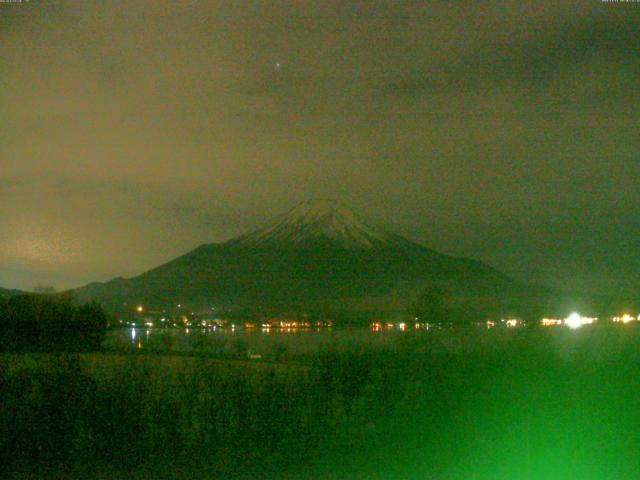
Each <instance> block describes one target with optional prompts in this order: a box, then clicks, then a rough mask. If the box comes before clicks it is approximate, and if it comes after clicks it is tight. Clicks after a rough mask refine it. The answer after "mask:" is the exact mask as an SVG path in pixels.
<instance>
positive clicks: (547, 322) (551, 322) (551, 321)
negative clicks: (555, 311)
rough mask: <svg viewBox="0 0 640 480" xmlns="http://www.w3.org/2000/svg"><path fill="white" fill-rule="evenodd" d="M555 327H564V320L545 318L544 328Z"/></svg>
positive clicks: (543, 321) (543, 320)
mask: <svg viewBox="0 0 640 480" xmlns="http://www.w3.org/2000/svg"><path fill="white" fill-rule="evenodd" d="M554 325H562V320H560V319H559V318H543V319H542V326H543V327H553V326H554Z"/></svg>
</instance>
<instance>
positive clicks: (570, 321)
mask: <svg viewBox="0 0 640 480" xmlns="http://www.w3.org/2000/svg"><path fill="white" fill-rule="evenodd" d="M596 320H597V318H591V317H583V316H582V315H580V314H579V313H577V312H573V313H572V314H571V315H569V316H568V317H567V318H565V320H564V324H565V325H566V326H567V327H569V328H572V329H574V330H575V329H577V328H580V327H582V326H583V325H591V324H592V323H594V322H595V321H596Z"/></svg>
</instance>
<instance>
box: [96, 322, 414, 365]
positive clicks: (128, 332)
mask: <svg viewBox="0 0 640 480" xmlns="http://www.w3.org/2000/svg"><path fill="white" fill-rule="evenodd" d="M402 336H406V332H403V331H401V330H397V329H388V330H382V331H374V330H373V329H372V328H370V327H350V328H336V327H332V328H328V327H322V328H301V329H261V328H253V329H244V328H237V329H231V328H226V329H215V330H214V329H210V328H208V329H202V328H199V329H193V328H191V329H183V328H153V327H149V328H145V327H130V328H117V329H114V330H111V331H109V333H108V334H107V339H106V341H105V343H104V348H105V349H106V350H119V351H141V352H175V353H204V354H211V355H219V356H236V357H237V356H245V357H247V358H248V357H249V356H250V355H253V356H254V358H255V359H257V357H258V356H260V357H266V358H272V359H273V358H275V357H278V358H279V357H282V356H285V355H286V356H287V357H297V356H301V355H305V354H308V353H311V352H316V351H322V350H329V349H333V350H335V349H338V350H340V349H345V348H370V347H378V348H385V347H389V346H392V345H394V344H395V343H396V342H397V341H398V340H399V339H400V338H401V337H402Z"/></svg>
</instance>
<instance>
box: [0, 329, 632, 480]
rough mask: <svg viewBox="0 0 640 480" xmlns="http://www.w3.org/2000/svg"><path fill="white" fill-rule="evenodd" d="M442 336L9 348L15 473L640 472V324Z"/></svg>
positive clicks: (3, 382) (486, 475) (6, 454)
mask: <svg viewBox="0 0 640 480" xmlns="http://www.w3.org/2000/svg"><path fill="white" fill-rule="evenodd" d="M628 327H631V328H628ZM451 335H454V334H453V333H452V334H451ZM433 338H434V337H433V336H430V334H429V333H427V332H413V333H412V334H410V335H406V336H402V337H399V339H398V341H397V342H396V343H395V344H394V345H393V346H390V347H389V348H387V349H384V350H381V349H377V350H374V349H370V348H363V347H359V346H358V345H357V344H354V345H353V346H352V348H350V349H348V350H341V351H339V352H338V351H333V350H326V351H321V352H317V354H315V355H314V356H313V358H312V359H311V360H312V362H311V363H310V365H309V366H308V367H307V366H293V365H288V366H277V365H273V364H271V365H265V364H260V363H255V364H251V363H248V362H245V364H241V363H236V364H232V363H228V362H224V361H220V360H214V359H208V358H205V357H173V356H162V355H132V354H129V355H120V354H114V353H111V354H98V353H91V354H4V355H3V356H2V357H0V358H2V363H1V365H2V368H1V369H0V392H2V404H1V409H0V464H1V465H2V466H3V467H2V468H3V472H2V473H3V477H7V478H20V479H22V478H83V479H91V478H105V479H106V478H109V479H112V478H123V479H125V478H126V479H135V478H162V479H164V478H167V479H178V478H205V479H207V478H264V479H271V478H273V479H279V478H296V479H298V478H300V479H305V478H323V479H352V478H353V479H370V478H377V479H430V478H433V479H447V480H448V479H461V480H468V479H487V480H489V479H491V480H499V479H532V480H537V479H551V480H557V479H576V478H580V479H582V480H585V479H587V480H588V479H597V480H603V479H631V478H637V477H636V474H637V472H638V471H639V470H638V468H640V450H639V447H638V445H640V429H639V428H638V425H640V332H639V331H638V329H636V328H633V327H632V326H631V325H628V326H625V327H623V328H613V327H600V328H590V329H589V328H585V329H582V330H579V331H569V330H565V329H562V328H560V329H555V330H554V329H549V330H521V331H502V332H500V331H495V332H492V333H485V334H481V335H477V336H474V337H466V338H463V337H460V338H459V339H458V338H456V339H454V340H456V341H457V340H460V342H459V347H460V348H457V349H454V350H451V349H449V348H443V345H442V344H441V343H440V342H437V341H434V340H433ZM453 343H455V342H453Z"/></svg>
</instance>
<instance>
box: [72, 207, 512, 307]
mask: <svg viewBox="0 0 640 480" xmlns="http://www.w3.org/2000/svg"><path fill="white" fill-rule="evenodd" d="M426 283H440V284H443V285H445V286H446V287H447V289H448V290H450V291H451V292H452V294H454V295H456V296H463V297H464V296H467V297H470V296H473V297H484V296H489V297H492V296H496V295H499V294H500V293H501V292H521V291H522V289H523V288H524V287H523V285H521V284H520V283H519V282H517V281H515V280H513V279H511V278H510V277H508V276H507V275H505V274H503V273H502V272H499V271H498V270H496V269H494V268H493V267H490V266H489V265H486V264H484V263H482V262H480V261H477V260H472V259H465V258H457V257H452V256H449V255H445V254H442V253H439V252H437V251H435V250H431V249H429V248H427V247H424V246H422V245H420V244H417V243H415V242H412V241H410V240H407V239H405V238H404V237H401V236H399V235H396V234H394V233H391V232H388V231H386V230H384V229H382V228H379V227H375V226H371V225H370V224H368V223H367V222H365V221H364V220H362V219H361V217H360V216H359V215H358V214H357V213H355V212H354V211H353V210H351V209H350V208H349V207H346V206H345V205H343V204H341V203H340V202H337V201H335V200H309V201H306V202H302V203H300V204H298V205H296V206H294V207H293V208H292V209H290V210H289V211H287V212H285V213H284V214H282V215H279V216H277V217H275V218H274V219H272V220H270V221H268V222H266V223H265V224H263V225H262V226H260V227H258V228H256V229H254V230H251V231H250V232H248V233H246V234H243V235H240V236H238V237H235V238H232V239H230V240H227V241H225V242H220V243H210V244H202V245H200V246H198V247H197V248H195V249H194V250H191V251H190V252H187V253H185V254H184V255H181V256H179V257H177V258H175V259H173V260H171V261H169V262H166V263H164V264H162V265H160V266H158V267H155V268H153V269H150V270H148V271H145V272H143V273H141V274H140V275H137V276H135V277H132V278H129V279H123V278H116V279H113V280H111V281H109V282H105V283H93V284H90V285H87V286H85V287H82V288H80V289H77V290H76V293H77V294H78V295H79V296H80V297H81V298H84V299H94V300H97V301H99V302H101V303H103V304H104V305H106V306H107V307H110V308H112V309H123V308H124V309H127V308H131V305H134V304H138V303H143V304H145V305H156V306H159V307H168V306H175V305H176V304H189V305H193V306H194V308H198V307H200V306H203V307H204V306H206V305H214V304H222V305H230V306H233V307H237V308H244V307H249V306H274V305H280V306H283V305H293V306H296V307H295V308H302V309H303V308H304V305H309V304H314V305H322V304H323V303H327V304H329V303H332V302H333V303H335V302H336V301H343V300H345V299H353V300H354V302H355V303H358V304H360V305H362V304H366V303H367V299H373V298H377V299H381V298H385V296H388V295H390V294H391V293H392V292H395V293H396V294H397V295H398V296H400V297H402V296H403V295H404V296H406V298H407V299H408V300H411V299H412V297H413V295H414V293H415V291H417V290H419V289H420V288H421V287H422V286H423V285H424V284H426ZM403 292H405V293H403Z"/></svg>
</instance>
